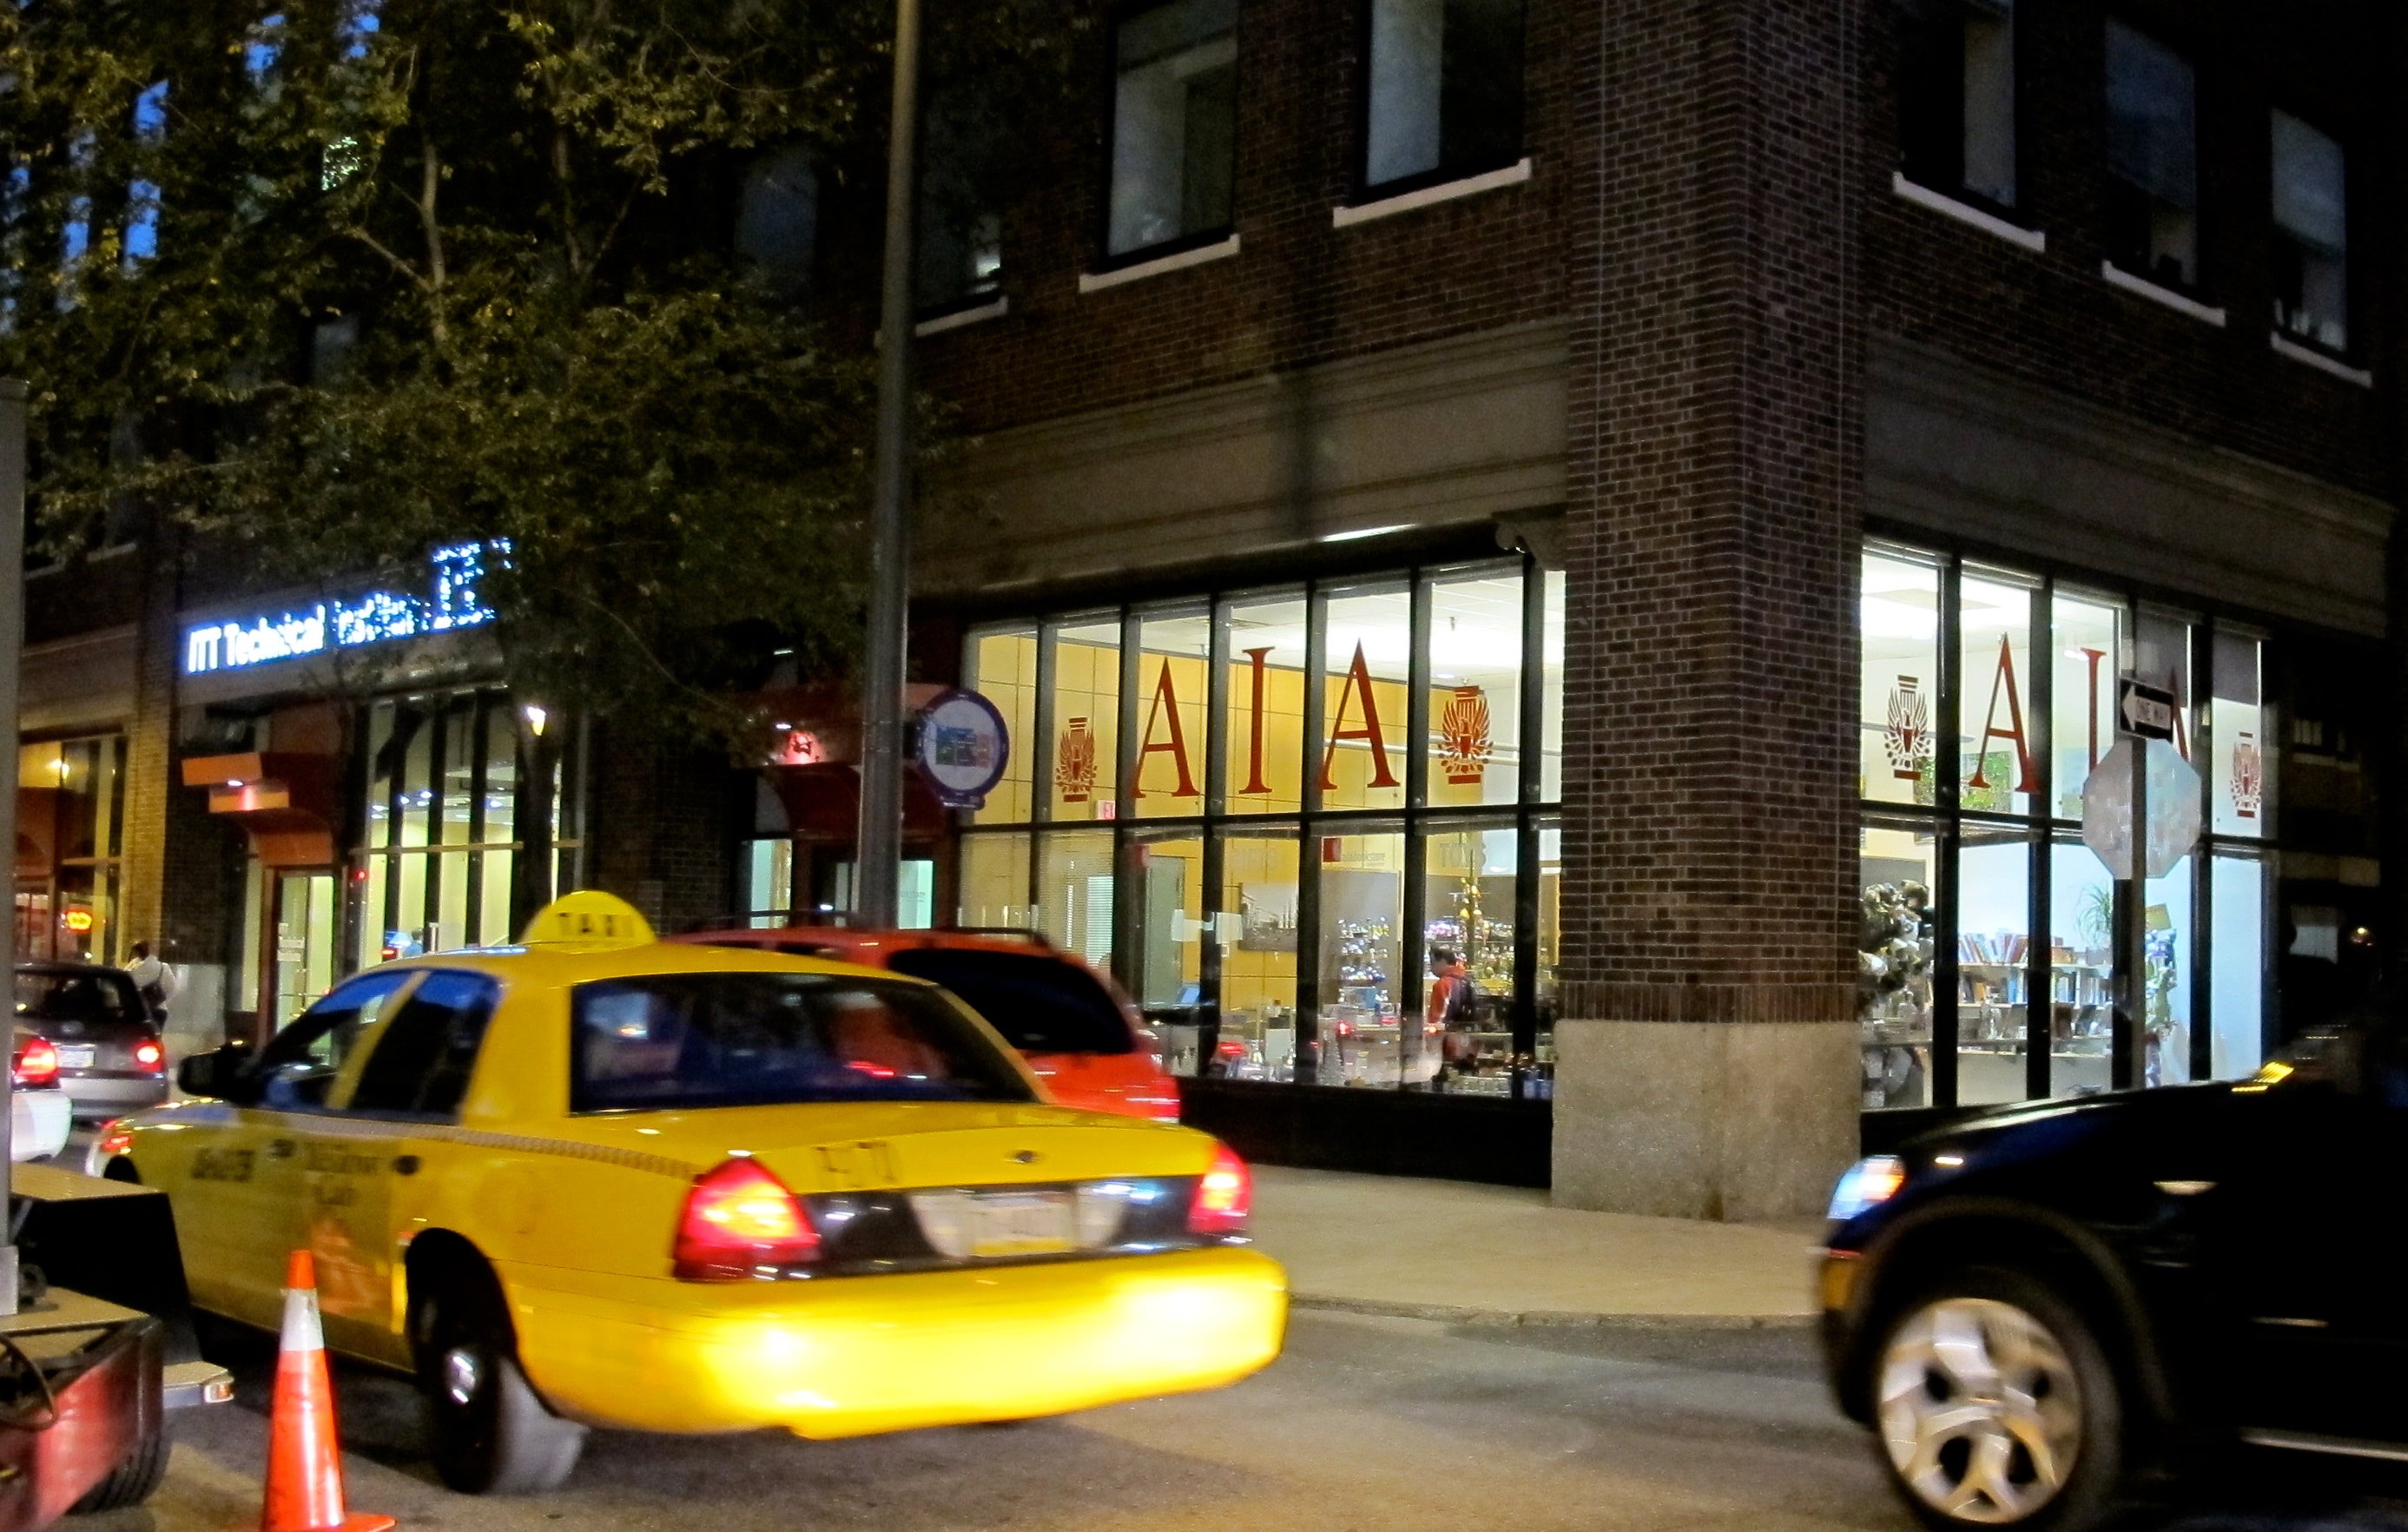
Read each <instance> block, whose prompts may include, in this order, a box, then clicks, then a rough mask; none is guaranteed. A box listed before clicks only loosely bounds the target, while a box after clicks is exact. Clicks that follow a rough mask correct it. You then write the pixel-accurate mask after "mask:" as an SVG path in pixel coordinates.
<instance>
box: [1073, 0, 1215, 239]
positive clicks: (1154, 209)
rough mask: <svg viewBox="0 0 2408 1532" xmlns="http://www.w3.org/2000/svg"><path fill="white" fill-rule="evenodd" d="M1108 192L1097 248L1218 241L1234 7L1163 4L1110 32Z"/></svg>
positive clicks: (1198, 0) (1206, 0)
mask: <svg viewBox="0 0 2408 1532" xmlns="http://www.w3.org/2000/svg"><path fill="white" fill-rule="evenodd" d="M1112 57H1113V63H1114V69H1115V75H1114V78H1113V83H1112V160H1111V164H1112V184H1111V216H1110V221H1109V225H1108V227H1107V229H1106V231H1105V241H1104V248H1105V252H1106V253H1107V254H1109V255H1114V256H1119V255H1126V254H1128V253H1130V252H1131V251H1141V250H1146V249H1148V248H1150V247H1153V246H1155V245H1167V244H1172V243H1175V242H1179V241H1183V240H1190V239H1196V238H1199V237H1204V236H1211V235H1215V234H1218V233H1220V232H1221V231H1223V230H1225V229H1226V228H1228V226H1229V224H1230V221H1231V208H1232V202H1233V195H1232V193H1233V192H1234V190H1235V182H1236V179H1237V149H1238V0H1169V3H1168V4H1167V5H1158V6H1153V7H1148V8H1146V9H1143V10H1140V11H1137V12H1135V13H1134V14H1132V15H1129V16H1127V17H1125V18H1124V19H1123V20H1122V21H1120V22H1119V23H1118V24H1117V25H1116V26H1115V27H1114V28H1113V30H1112Z"/></svg>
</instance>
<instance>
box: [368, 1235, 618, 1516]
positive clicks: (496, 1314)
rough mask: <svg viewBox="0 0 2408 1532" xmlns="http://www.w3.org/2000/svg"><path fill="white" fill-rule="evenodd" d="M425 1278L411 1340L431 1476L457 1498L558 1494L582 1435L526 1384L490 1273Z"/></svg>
mask: <svg viewBox="0 0 2408 1532" xmlns="http://www.w3.org/2000/svg"><path fill="white" fill-rule="evenodd" d="M411 1275H412V1278H413V1281H412V1283H411V1285H412V1287H413V1288H415V1287H416V1286H417V1285H418V1283H417V1281H416V1280H415V1279H416V1277H417V1275H418V1274H417V1273H416V1272H412V1274H411ZM430 1275H431V1276H432V1277H433V1279H434V1280H433V1281H430V1282H429V1283H428V1284H427V1288H428V1290H427V1292H426V1294H425V1296H423V1297H416V1296H413V1302H412V1304H411V1307H412V1309H413V1310H415V1312H414V1313H413V1314H412V1317H411V1324H410V1336H411V1339H412V1340H413V1341H414V1342H415V1344H416V1348H417V1353H418V1386H419V1392H420V1393H421V1394H422V1395H423V1396H425V1399H426V1412H427V1426H428V1430H427V1435H428V1437H429V1439H430V1443H431V1445H432V1447H433V1455H434V1459H435V1469H436V1472H437V1474H439V1475H440V1476H441V1477H442V1480H443V1482H444V1483H446V1484H448V1485H450V1486H451V1487H452V1488H453V1489H455V1490H458V1491H460V1492H461V1493H462V1494H465V1495H532V1494H538V1493H540V1492H542V1491H544V1490H550V1489H557V1488H558V1487H559V1486H560V1484H561V1482H563V1481H564V1480H566V1478H567V1477H568V1475H569V1472H570V1470H571V1469H573V1468H576V1467H577V1454H578V1453H579V1451H580V1450H581V1448H583V1446H584V1445H585V1427H583V1426H581V1425H577V1424H575V1423H574V1422H571V1421H565V1420H562V1419H561V1418H560V1417H559V1416H557V1415H555V1414H553V1413H552V1411H551V1410H547V1409H545V1408H544V1404H543V1401H542V1400H541V1399H540V1398H538V1397H537V1396H536V1392H535V1390H534V1389H533V1388H532V1387H530V1386H529V1385H528V1383H527V1381H526V1374H525V1373H524V1372H523V1371H522V1370H521V1369H520V1367H519V1361H518V1346H517V1341H516V1337H515V1336H514V1335H513V1334H512V1332H511V1328H510V1322H509V1310H508V1309H506V1308H505V1307H504V1305H503V1303H502V1296H501V1292H500V1290H499V1288H498V1287H497V1286H496V1285H495V1281H494V1278H493V1274H492V1273H491V1272H490V1271H487V1270H486V1269H484V1267H482V1265H481V1264H475V1263H471V1262H470V1261H468V1260H466V1259H460V1260H447V1261H445V1262H444V1263H443V1265H442V1268H441V1269H440V1270H439V1271H437V1272H434V1273H430Z"/></svg>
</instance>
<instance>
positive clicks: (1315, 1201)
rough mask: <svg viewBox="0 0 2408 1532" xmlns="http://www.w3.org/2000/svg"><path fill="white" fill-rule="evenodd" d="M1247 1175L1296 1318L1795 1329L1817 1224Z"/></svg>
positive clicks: (1407, 1184)
mask: <svg viewBox="0 0 2408 1532" xmlns="http://www.w3.org/2000/svg"><path fill="white" fill-rule="evenodd" d="M1253 1224H1254V1238H1255V1239H1256V1240H1257V1241H1258V1242H1259V1243H1260V1245H1261V1246H1262V1248H1263V1249H1264V1250H1265V1251H1266V1252H1268V1253H1270V1254H1272V1255H1274V1256H1277V1257H1278V1258H1279V1259H1280V1260H1281V1261H1283V1262H1284V1263H1286V1266H1287V1269H1288V1281H1289V1282H1290V1284H1291V1285H1292V1287H1293V1289H1294V1293H1295V1300H1294V1301H1295V1303H1296V1306H1297V1308H1300V1309H1335V1310H1344V1311H1348V1312H1354V1313H1369V1314H1395V1315H1402V1316H1406V1317H1410V1318H1417V1319H1438V1320H1449V1321H1454V1322H1456V1323H1469V1324H1630V1325H1643V1324H1656V1325H1667V1326H1670V1325H1704V1326H1715V1327H1735V1328H1736V1327H1756V1326H1774V1325H1796V1324H1806V1323H1808V1322H1809V1320H1810V1319H1811V1317H1812V1315H1813V1293H1812V1277H1813V1250H1814V1243H1815V1238H1816V1237H1817V1236H1818V1235H1819V1234H1820V1233H1821V1231H1822V1227H1823V1225H1822V1224H1821V1223H1820V1222H1819V1221H1815V1220H1800V1221H1797V1222H1794V1223H1787V1224H1770V1225H1767V1224H1700V1223H1692V1222H1690V1221H1689V1220H1687V1219H1680V1218H1640V1217H1634V1216H1631V1215H1627V1214H1623V1213H1590V1212H1576V1211H1573V1210H1569V1209H1563V1208H1556V1207H1555V1206H1553V1205H1551V1204H1550V1203H1549V1202H1548V1200H1547V1194H1546V1193H1544V1192H1534V1191H1525V1190H1521V1189H1519V1188H1515V1187H1506V1186H1484V1185H1475V1184H1472V1183H1469V1182H1465V1181H1418V1180H1412V1179H1408V1178H1405V1177H1397V1176H1359V1175H1348V1174H1344V1173H1341V1172H1339V1171H1331V1170H1295V1169H1290V1168H1287V1167H1282V1166H1272V1165H1258V1166H1256V1167H1254V1220H1253Z"/></svg>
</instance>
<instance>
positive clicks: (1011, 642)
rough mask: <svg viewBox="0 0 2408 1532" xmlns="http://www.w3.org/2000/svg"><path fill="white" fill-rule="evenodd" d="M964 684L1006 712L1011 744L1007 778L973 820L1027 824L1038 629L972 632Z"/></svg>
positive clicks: (1033, 753) (1030, 812)
mask: <svg viewBox="0 0 2408 1532" xmlns="http://www.w3.org/2000/svg"><path fill="white" fill-rule="evenodd" d="M962 684H963V685H964V686H966V687H968V689H969V690H971V691H973V692H976V693H978V694H980V695H982V696H983V697H985V698H986V699H987V700H988V701H989V702H992V703H994V704H995V705H996V709H998V710H1000V711H1001V712H1002V714H1003V723H1004V729H1005V736H1004V737H1005V740H1006V742H1007V744H1008V745H1009V747H1010V753H1009V756H1008V757H1007V759H1006V760H1005V761H1004V766H1003V780H1001V781H999V782H997V783H996V785H995V790H994V791H993V792H991V793H989V794H988V795H986V807H985V808H983V809H979V810H978V811H977V812H976V813H975V814H974V815H972V816H971V819H972V823H979V824H1025V823H1027V822H1028V821H1029V820H1031V819H1034V818H1035V817H1036V812H1035V809H1034V800H1033V799H1032V798H1031V797H1030V796H1029V791H1028V773H1029V769H1030V763H1031V762H1033V761H1034V760H1035V759H1036V758H1037V752H1036V749H1035V746H1036V743H1037V630H1036V629H1035V628H1014V629H1012V630H1011V631H1009V632H1004V633H979V634H972V635H971V636H970V641H969V652H968V654H967V655H965V656H964V657H963V664H962ZM1012 902H1013V903H1015V904H1018V903H1022V902H1024V901H1022V900H1019V899H1015V900H1013V901H1012Z"/></svg>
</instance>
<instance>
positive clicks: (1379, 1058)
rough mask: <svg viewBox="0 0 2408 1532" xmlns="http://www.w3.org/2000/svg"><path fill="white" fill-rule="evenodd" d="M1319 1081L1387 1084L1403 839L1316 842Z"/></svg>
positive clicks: (1394, 1078)
mask: <svg viewBox="0 0 2408 1532" xmlns="http://www.w3.org/2000/svg"><path fill="white" fill-rule="evenodd" d="M1320 855H1321V972H1320V982H1319V985H1318V990H1319V994H1320V998H1321V1070H1320V1080H1321V1083H1323V1084H1325V1085H1394V1084H1396V1083H1397V1082H1398V1067H1399V1063H1400V1053H1401V1038H1400V1036H1399V1034H1400V1032H1401V1024H1400V1020H1399V1011H1400V1007H1399V1005H1398V989H1397V982H1398V974H1399V973H1400V971H1401V968H1402V962H1401V959H1402V953H1401V952H1398V944H1397V943H1398V932H1399V931H1400V929H1401V928H1402V926H1403V924H1404V919H1403V917H1404V897H1405V838H1404V837H1403V836H1401V835H1398V834H1394V833H1383V834H1367V835H1333V836H1323V837H1321V838H1320Z"/></svg>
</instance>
